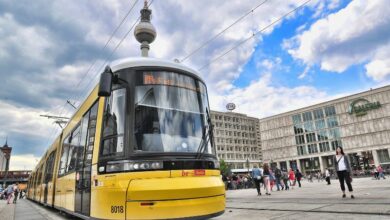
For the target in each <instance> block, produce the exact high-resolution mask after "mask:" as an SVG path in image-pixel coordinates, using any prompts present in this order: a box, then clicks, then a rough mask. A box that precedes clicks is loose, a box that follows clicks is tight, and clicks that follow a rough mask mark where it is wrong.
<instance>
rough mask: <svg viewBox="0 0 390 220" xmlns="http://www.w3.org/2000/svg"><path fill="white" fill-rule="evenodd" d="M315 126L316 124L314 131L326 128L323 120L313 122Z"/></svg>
mask: <svg viewBox="0 0 390 220" xmlns="http://www.w3.org/2000/svg"><path fill="white" fill-rule="evenodd" d="M315 124H316V129H317V130H322V129H324V128H326V125H325V120H324V119H321V120H318V121H315Z"/></svg>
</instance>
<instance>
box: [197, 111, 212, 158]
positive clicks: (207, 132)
mask: <svg viewBox="0 0 390 220" xmlns="http://www.w3.org/2000/svg"><path fill="white" fill-rule="evenodd" d="M206 116H207V124H206V125H205V126H204V127H203V129H202V130H203V134H202V140H201V141H200V143H199V147H198V151H197V153H196V158H197V159H201V158H202V157H203V155H204V152H205V149H206V147H207V145H208V144H209V142H211V143H213V142H212V140H213V125H212V124H211V119H210V114H209V111H208V109H207V108H206Z"/></svg>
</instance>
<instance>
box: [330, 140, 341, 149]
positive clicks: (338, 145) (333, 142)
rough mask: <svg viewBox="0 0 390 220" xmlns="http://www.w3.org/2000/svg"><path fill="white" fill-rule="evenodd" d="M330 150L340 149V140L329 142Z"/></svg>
mask: <svg viewBox="0 0 390 220" xmlns="http://www.w3.org/2000/svg"><path fill="white" fill-rule="evenodd" d="M331 144H332V150H336V148H338V147H342V144H341V140H334V141H332V142H331Z"/></svg>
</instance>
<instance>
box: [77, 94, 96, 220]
mask: <svg viewBox="0 0 390 220" xmlns="http://www.w3.org/2000/svg"><path fill="white" fill-rule="evenodd" d="M97 106H98V103H97V102H96V103H95V104H94V105H93V106H92V108H91V109H90V110H89V111H88V112H87V113H86V114H85V115H84V116H83V119H82V122H81V139H80V145H82V146H84V147H83V148H80V149H82V150H81V151H80V152H78V153H77V161H78V162H77V166H76V189H75V190H76V196H75V211H76V212H77V213H80V214H82V215H85V216H89V215H90V207H91V166H92V152H93V145H94V142H95V130H96V115H97Z"/></svg>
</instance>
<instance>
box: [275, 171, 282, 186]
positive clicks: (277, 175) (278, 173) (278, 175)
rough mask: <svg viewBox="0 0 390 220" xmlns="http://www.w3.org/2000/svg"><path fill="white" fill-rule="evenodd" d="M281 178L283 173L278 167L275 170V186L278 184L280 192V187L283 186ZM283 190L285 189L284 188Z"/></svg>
mask: <svg viewBox="0 0 390 220" xmlns="http://www.w3.org/2000/svg"><path fill="white" fill-rule="evenodd" d="M281 178H282V171H281V170H280V169H279V168H278V167H276V168H275V184H276V189H277V190H278V191H279V190H280V188H279V186H281V185H282V181H281ZM282 189H283V187H282Z"/></svg>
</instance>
